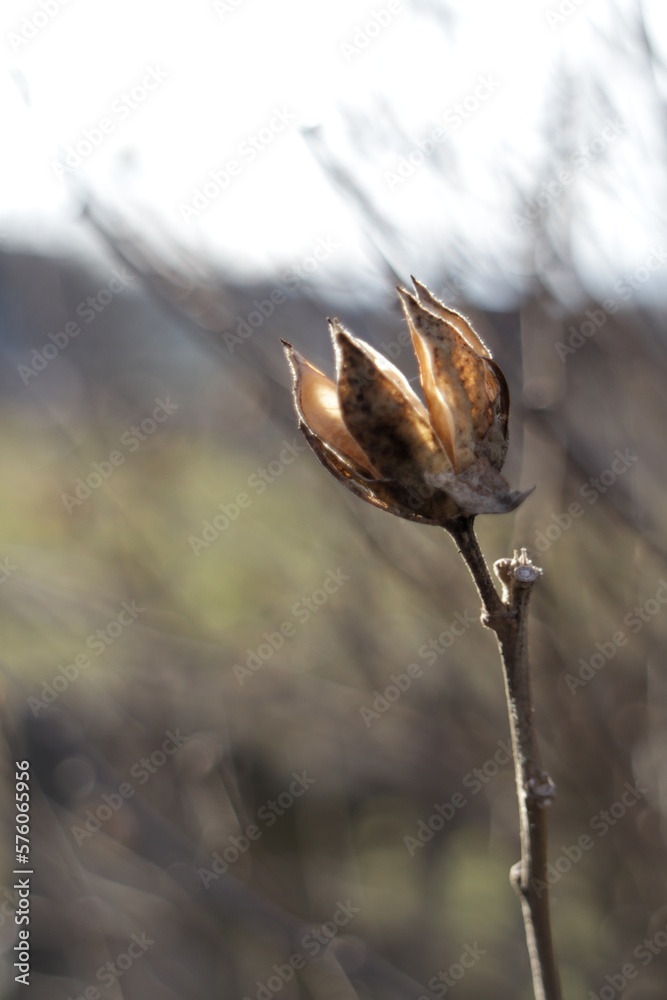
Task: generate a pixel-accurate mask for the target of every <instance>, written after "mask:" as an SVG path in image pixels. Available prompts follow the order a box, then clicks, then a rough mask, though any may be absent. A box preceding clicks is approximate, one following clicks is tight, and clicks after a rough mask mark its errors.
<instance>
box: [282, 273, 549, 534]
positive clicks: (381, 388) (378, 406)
mask: <svg viewBox="0 0 667 1000" xmlns="http://www.w3.org/2000/svg"><path fill="white" fill-rule="evenodd" d="M413 282H414V285H415V290H416V297H415V296H413V295H411V294H410V293H409V292H407V291H405V289H402V288H399V289H398V293H399V295H400V298H401V302H402V305H403V310H404V312H405V316H406V319H407V322H408V326H409V328H410V333H411V336H412V344H413V347H414V350H415V353H416V355H417V360H418V362H419V371H420V380H421V386H422V391H423V393H424V399H425V400H426V405H424V403H423V402H422V401H421V399H419V397H418V396H417V395H416V393H415V392H414V391H413V390H412V389H411V387H410V385H409V383H408V381H407V379H406V378H405V376H404V375H403V374H402V373H401V372H400V371H399V370H398V369H397V368H396V367H395V366H394V365H393V364H392V363H391V362H390V361H388V360H387V359H386V358H385V357H383V355H381V354H379V353H378V352H377V351H376V350H375V349H374V348H372V347H371V346H370V345H369V344H366V343H365V342H364V341H362V340H359V339H357V338H356V337H353V336H352V335H351V334H350V333H348V332H347V330H345V329H344V327H343V326H342V325H341V323H340V322H339V321H338V320H336V319H334V320H329V329H330V331H331V336H332V340H333V343H334V350H335V354H336V373H337V376H336V382H332V381H331V379H329V378H327V376H326V375H324V374H323V373H322V372H321V371H319V370H318V369H317V368H314V367H313V365H311V364H310V363H309V362H308V361H306V359H305V358H304V357H302V355H301V354H299V352H298V351H296V350H295V349H294V348H293V347H292V345H291V344H288V343H286V342H284V341H283V343H284V344H285V353H286V355H287V359H288V361H289V363H290V365H291V368H292V373H293V375H294V398H295V402H296V409H297V412H298V414H299V426H300V428H301V430H302V432H303V434H304V436H305V438H306V440H307V442H308V444H309V445H310V447H311V448H312V449H313V451H314V452H315V454H316V455H317V457H318V458H319V460H320V461H321V462H322V464H323V465H324V466H325V467H326V468H327V469H328V470H329V472H331V473H332V474H333V475H334V476H335V477H336V479H338V480H339V481H340V482H341V483H343V485H344V486H346V487H347V488H348V489H350V490H351V491H352V492H353V493H355V494H356V495H357V496H359V497H361V498H362V499H363V500H367V501H368V503H372V504H374V505H375V506H376V507H380V508H382V509H383V510H386V511H389V512H390V513H392V514H396V515H398V516H399V517H404V518H407V519H408V520H410V521H420V522H422V523H424V524H438V525H442V526H443V527H446V526H447V524H448V523H450V522H454V521H457V520H458V519H459V518H461V517H472V516H474V515H476V514H501V513H505V512H506V511H510V510H513V509H514V508H515V507H517V506H518V505H519V504H520V503H521V501H522V500H524V499H525V498H526V497H527V496H528V494H529V493H531V492H532V491H531V490H528V491H527V492H525V493H518V492H512V491H510V489H509V486H508V484H507V482H506V481H505V479H503V477H502V476H501V474H500V470H501V468H502V466H503V463H504V461H505V454H506V452H507V418H508V413H509V392H508V389H507V382H506V381H505V376H504V375H503V373H502V371H501V370H500V368H499V367H498V365H497V364H496V362H495V361H493V360H492V358H491V354H490V352H489V350H488V348H487V347H486V346H485V344H484V343H483V342H482V341H481V340H480V338H479V337H478V336H477V334H476V333H475V331H474V330H473V328H472V327H471V325H470V323H469V322H468V320H466V319H465V318H464V317H463V316H461V315H460V314H459V313H457V312H454V310H453V309H448V308H447V306H445V305H443V303H442V302H440V301H439V300H438V299H436V298H435V296H434V295H433V294H432V293H431V292H429V290H428V289H427V288H426V287H425V286H424V285H422V284H420V282H418V281H416V280H415V279H414V278H413Z"/></svg>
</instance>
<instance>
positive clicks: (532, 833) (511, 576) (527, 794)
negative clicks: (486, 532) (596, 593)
mask: <svg viewBox="0 0 667 1000" xmlns="http://www.w3.org/2000/svg"><path fill="white" fill-rule="evenodd" d="M473 522H474V518H472V517H470V518H461V519H460V521H459V522H457V524H456V525H455V527H454V528H453V529H452V528H451V527H450V528H449V529H448V530H449V531H450V534H451V535H452V536H453V538H454V541H455V542H456V545H457V548H458V550H459V552H460V553H461V555H462V557H463V559H464V561H465V563H466V565H467V567H468V569H469V570H470V573H471V575H472V578H473V580H474V581H475V584H476V586H477V590H478V591H479V595H480V597H481V599H482V607H483V613H482V622H483V624H484V625H486V626H487V627H488V628H490V629H493V631H494V632H495V633H496V639H497V641H498V646H499V648H500V654H501V659H502V664H503V672H504V676H505V693H506V697H507V710H508V714H509V721H510V730H511V734H512V750H513V756H514V773H515V777H516V789H517V798H518V802H519V827H520V837H521V860H520V861H519V862H518V863H517V864H516V865H514V866H513V868H512V870H511V872H510V879H511V882H512V885H513V886H514V889H515V891H516V892H517V895H518V896H519V899H520V901H521V909H522V912H523V920H524V926H525V931H526V941H527V944H528V954H529V956H530V965H531V971H532V977H533V992H534V995H535V1000H561V989H560V980H559V975H558V969H557V966H556V960H555V957H554V951H553V943H552V937H551V921H550V915H549V887H548V881H547V870H546V868H547V809H548V807H549V806H550V805H551V803H552V801H553V798H554V793H555V788H554V785H553V782H552V781H551V779H550V777H549V775H548V774H547V773H546V772H545V771H544V770H543V769H542V766H541V763H540V755H539V748H538V744H537V737H536V732H535V724H534V709H533V703H532V696H531V690H530V662H529V658H528V602H529V599H530V594H531V591H532V588H533V586H534V584H535V583H536V582H537V580H538V579H539V577H540V576H541V573H542V571H541V570H540V569H539V568H538V567H536V566H533V565H532V563H531V562H530V561H529V560H528V559H527V557H526V554H525V550H523V551H522V554H521V556H517V555H516V553H515V556H514V558H513V559H502V560H500V561H499V562H497V563H496V565H495V570H496V573H497V575H498V577H499V579H500V581H501V583H502V584H503V593H502V597H501V596H500V595H499V594H498V591H497V590H496V588H495V586H494V583H493V580H492V579H491V574H490V573H489V569H488V567H487V565H486V561H485V559H484V556H483V554H482V551H481V549H480V547H479V544H478V542H477V537H476V535H475V532H474V528H473Z"/></svg>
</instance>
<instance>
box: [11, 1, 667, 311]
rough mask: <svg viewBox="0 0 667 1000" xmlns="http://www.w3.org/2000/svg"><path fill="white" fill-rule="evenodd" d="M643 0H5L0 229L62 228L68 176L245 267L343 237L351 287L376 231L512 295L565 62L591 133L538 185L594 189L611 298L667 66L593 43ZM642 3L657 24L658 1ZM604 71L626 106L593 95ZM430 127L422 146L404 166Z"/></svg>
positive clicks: (631, 240) (650, 235) (640, 247)
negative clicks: (616, 184)
mask: <svg viewBox="0 0 667 1000" xmlns="http://www.w3.org/2000/svg"><path fill="white" fill-rule="evenodd" d="M636 6H637V5H636V4H634V3H633V2H632V0H627V2H626V0H619V2H618V4H614V3H613V0H579V2H577V0H506V2H504V3H498V2H495V0H477V2H475V0H471V2H469V3H463V0H455V2H450V3H444V2H443V3H440V2H439V0H413V2H408V0H375V2H371V3H360V2H359V0H321V2H318V3H315V2H313V0H281V2H280V3H277V2H276V0H215V2H213V0H198V2H193V3H187V4H186V3H184V2H175V0H167V2H165V0H142V2H137V0H113V2H112V0H96V2H95V3H85V2H84V0H68V2H65V3H63V2H62V0H4V3H3V5H2V11H1V13H0V44H3V45H4V48H5V55H6V58H5V60H4V65H5V66H6V67H7V69H8V71H7V72H5V74H4V75H3V76H1V77H0V107H1V108H2V114H3V118H4V122H5V135H6V136H7V135H10V136H12V137H13V141H11V142H6V143H5V148H4V151H3V164H2V183H1V184H0V226H1V227H2V229H3V230H4V232H5V233H7V234H8V235H9V237H10V238H14V237H15V236H16V235H19V236H20V237H23V234H25V233H26V232H27V233H28V234H29V236H28V239H39V238H45V239H49V240H50V241H51V242H53V240H54V239H56V240H57V239H59V238H62V239H65V238H66V237H67V236H68V234H71V231H72V229H73V228H74V227H73V226H72V220H73V219H74V218H75V216H76V199H75V197H74V195H73V184H72V182H74V183H76V182H77V181H78V182H80V183H83V184H84V185H85V186H86V187H89V188H91V189H92V190H93V191H95V192H96V194H97V197H98V198H100V199H101V200H102V201H103V202H104V203H105V204H107V205H117V206H118V207H120V209H121V210H122V211H123V212H126V213H128V214H129V215H130V216H131V218H132V220H133V222H135V223H136V224H138V225H139V226H140V225H141V218H142V213H145V215H146V217H151V218H154V219H158V220H159V222H160V224H161V225H162V226H164V227H165V228H166V229H167V230H168V231H170V232H171V233H172V234H174V235H175V236H176V237H177V238H178V239H179V240H180V241H182V242H183V243H184V244H186V245H187V246H190V247H193V248H196V249H197V250H200V251H201V250H205V251H207V252H209V253H211V254H213V255H214V256H224V257H225V259H226V260H227V261H228V265H229V266H231V267H234V268H236V269H238V270H239V271H243V270H247V269H250V270H252V271H254V272H260V273H265V274H266V273H270V272H272V271H273V270H274V269H275V268H276V267H280V268H286V267H289V266H290V265H292V264H294V263H295V262H298V261H299V260H300V259H302V258H303V257H304V256H305V255H307V254H309V253H310V252H312V249H313V247H314V246H315V245H316V244H317V241H318V240H319V239H321V238H325V239H330V240H332V241H333V242H334V243H336V244H338V246H337V247H336V249H335V251H334V252H332V253H331V254H330V255H329V258H328V260H327V263H326V268H322V272H323V274H322V277H323V280H329V281H339V282H340V281H347V282H348V283H349V281H350V272H351V270H352V269H353V268H356V269H358V272H357V273H358V282H359V284H363V283H366V284H368V283H370V284H371V285H372V284H373V283H374V282H377V281H379V280H380V279H379V273H380V270H379V257H378V255H377V253H376V251H375V250H374V249H373V244H374V245H375V246H377V247H379V248H380V250H381V251H382V253H384V254H385V255H386V256H387V258H388V259H389V260H390V261H391V263H392V265H393V266H394V267H395V268H396V270H397V271H399V273H402V274H405V275H407V274H408V273H409V272H410V271H411V270H412V271H418V272H419V273H424V269H425V268H429V267H430V268H432V267H433V265H434V260H435V261H436V262H437V261H438V260H442V259H447V258H449V259H450V260H452V259H455V258H456V257H457V255H458V256H460V255H461V253H462V252H463V257H464V258H466V259H467V260H468V261H469V262H470V261H472V265H471V267H470V268H469V271H472V272H473V275H472V277H469V279H468V280H469V282H470V284H471V287H470V289H469V290H470V292H471V293H472V294H477V295H478V296H481V297H483V296H484V295H485V294H486V295H492V297H493V298H494V299H495V301H496V303H497V304H500V305H503V304H509V302H510V300H511V298H512V284H513V283H514V285H515V286H518V285H519V284H520V283H521V281H522V280H523V275H524V274H525V273H526V272H527V271H530V270H531V267H532V263H531V261H529V260H528V261H527V260H526V259H525V245H526V244H525V240H524V239H523V238H520V236H521V230H522V227H521V223H520V222H519V223H517V220H516V217H515V216H514V217H513V211H512V209H511V207H510V206H509V205H508V193H509V191H510V188H509V187H508V182H510V181H511V179H512V178H516V180H517V182H519V183H523V184H525V183H526V182H527V183H528V184H529V185H530V184H531V183H532V184H534V183H536V178H537V180H539V181H540V182H541V180H542V179H544V180H545V181H546V180H548V179H549V178H550V177H551V173H550V168H549V164H548V162H546V164H545V155H546V154H547V153H549V154H550V155H551V152H552V151H550V150H549V144H548V138H549V137H548V135H546V134H545V126H546V125H548V124H549V123H548V122H545V120H544V117H543V115H544V103H545V95H548V94H550V93H552V91H553V88H554V86H555V85H556V86H562V81H563V78H564V77H565V78H566V79H567V78H568V77H569V84H570V87H571V88H573V90H574V91H575V92H576V93H577V96H578V97H580V101H579V104H580V106H581V107H580V113H579V114H578V116H577V118H576V120H575V121H574V122H573V123H572V126H571V131H572V135H573V138H574V140H575V141H574V146H579V147H581V148H583V149H584V150H587V152H586V154H585V155H584V157H583V160H582V161H581V163H580V164H579V166H576V168H573V170H572V177H573V180H571V181H569V182H568V183H567V184H565V185H564V187H563V188H562V190H561V191H560V193H559V194H558V195H557V196H549V195H545V196H544V197H546V198H547V200H549V199H550V198H551V200H552V201H554V202H558V203H559V205H562V206H563V208H565V207H567V210H568V211H571V210H572V206H573V204H574V205H579V204H580V201H581V199H583V200H584V201H585V202H586V204H590V205H591V206H592V219H591V220H589V222H588V224H587V225H586V226H585V227H582V230H581V231H580V232H579V234H578V237H577V240H576V242H575V244H574V245H573V246H572V247H571V250H572V252H573V254H574V256H575V259H576V260H577V262H578V263H579V264H580V266H581V268H582V269H583V270H584V271H587V272H590V275H591V279H590V280H591V282H592V283H593V284H595V282H596V281H597V283H598V284H599V285H600V289H599V291H600V292H601V293H602V294H604V292H605V289H606V288H607V287H608V285H609V283H610V282H611V281H612V280H613V279H614V277H615V276H616V273H617V272H618V273H622V271H623V269H624V268H626V269H627V268H630V267H637V266H638V265H640V264H641V262H642V261H643V260H644V259H645V258H646V257H647V255H648V254H649V253H650V252H651V251H652V250H653V248H654V247H655V246H657V245H659V243H660V239H661V238H664V226H665V219H664V218H659V217H657V215H656V214H655V213H654V212H648V211H647V209H646V205H647V203H650V202H651V199H652V198H655V199H656V200H655V201H654V202H653V204H656V203H657V204H663V205H664V204H665V200H664V194H665V192H664V186H665V183H667V181H666V179H665V174H666V171H665V159H664V156H665V150H664V149H662V148H659V147H656V146H655V142H656V140H655V131H656V130H655V123H654V115H653V113H652V111H651V108H652V107H653V108H654V111H655V114H656V115H657V110H658V109H657V104H656V100H657V95H658V94H659V95H660V96H662V97H663V99H664V95H665V80H664V78H663V77H661V76H660V75H659V74H658V76H655V75H653V76H651V74H647V75H646V78H645V79H642V78H639V77H638V76H637V74H636V72H635V70H631V69H624V68H623V66H622V65H619V66H616V67H615V68H614V72H613V73H609V72H608V67H605V66H604V63H603V62H601V60H603V59H604V56H605V53H606V57H607V58H608V55H609V50H608V49H606V50H604V49H603V48H602V46H603V40H604V35H605V33H606V34H607V35H611V36H612V37H613V32H614V30H618V15H616V20H614V15H613V12H614V10H615V9H618V10H621V11H625V12H626V13H627V12H628V11H632V10H634V9H635V7H636ZM448 11H449V12H450V13H449V14H448V13H447V12H448ZM562 11H566V12H567V11H569V12H568V13H562ZM644 11H645V17H646V19H647V25H648V28H649V30H651V31H652V32H653V31H654V32H655V34H656V36H659V34H660V31H659V29H660V27H661V24H660V23H659V21H664V20H665V13H664V10H662V9H661V0H649V2H647V3H645V4H644ZM436 14H438V15H439V16H435V15H436ZM654 22H655V23H654ZM604 44H605V45H606V43H604ZM601 72H603V74H604V79H605V83H606V85H607V86H608V87H609V92H610V94H611V95H612V97H613V98H614V100H615V101H616V100H617V102H618V103H617V106H618V107H621V108H624V110H625V112H626V113H625V114H622V115H621V116H620V118H619V117H618V116H615V114H614V111H613V109H612V110H609V111H608V113H607V114H604V113H603V112H602V111H595V112H594V113H589V112H587V110H586V108H587V102H588V101H590V100H591V96H590V95H591V94H592V93H593V91H594V88H595V84H596V79H597V76H599V74H600V73H601ZM596 74H597V76H596ZM576 103H577V102H576V101H575V105H576ZM640 109H641V110H640ZM613 121H616V127H615V129H614V127H613V125H610V122H612V123H613ZM436 129H440V130H441V131H440V133H434V130H436ZM313 130H316V131H313ZM315 136H317V137H319V138H320V139H321V140H322V142H323V143H324V146H325V147H326V149H328V150H330V151H331V152H332V153H333V155H334V156H335V157H336V161H337V163H338V164H339V165H343V166H344V167H346V168H347V169H348V170H349V171H350V173H351V175H352V176H353V177H354V179H355V182H356V183H357V184H358V185H359V186H360V187H361V189H362V190H363V191H364V193H365V195H366V196H367V197H369V198H370V199H371V200H372V203H373V204H374V206H375V208H376V209H377V211H378V214H379V216H381V217H382V218H383V219H385V220H386V222H387V223H388V224H389V226H390V231H388V230H386V229H383V227H382V225H377V226H371V228H370V230H369V229H368V227H367V226H365V225H362V224H361V221H360V216H359V214H358V212H357V210H356V208H355V206H354V203H353V202H352V201H351V200H350V198H349V197H346V196H344V195H343V194H341V192H340V190H338V189H337V188H336V187H335V186H334V185H333V184H332V183H331V180H330V178H329V177H328V176H327V175H326V172H325V171H324V170H323V169H322V167H321V165H320V164H319V163H318V162H317V158H316V156H315V155H314V148H315V147H314V145H313V142H312V140H313V138H314V137H315ZM429 136H433V137H434V138H437V139H438V141H437V142H432V144H431V148H432V150H433V152H432V153H431V155H429V156H427V157H426V158H425V159H423V161H422V162H417V163H416V164H415V163H413V164H412V165H411V164H410V163H409V159H408V158H409V157H411V158H412V160H413V161H419V160H420V153H419V151H418V144H419V143H420V142H422V143H423V142H424V140H427V139H428V137H429ZM591 142H596V143H598V145H599V149H598V147H597V146H596V147H595V148H592V147H591V146H590V144H591ZM426 149H427V150H428V149H429V147H428V145H427V146H426ZM647 150H648V155H647ZM76 157H78V159H75V158H76ZM401 158H403V173H404V174H405V175H406V176H400V173H399V170H398V168H399V165H400V162H401ZM68 164H70V165H72V166H68ZM448 164H449V166H450V171H449V172H448V173H447V174H443V172H442V170H441V167H442V166H443V165H445V166H446V165H448ZM566 165H567V164H566ZM571 165H572V164H571ZM610 167H611V176H612V177H614V178H615V177H617V176H618V177H621V178H624V182H623V184H624V186H623V188H622V190H621V191H620V193H619V191H618V190H615V191H614V190H613V189H610V188H609V184H608V183H604V184H602V183H601V182H600V181H601V178H602V177H603V174H602V171H603V170H606V171H607V172H606V174H604V177H605V178H606V180H607V181H608V179H609V173H610V171H609V168H610ZM212 174H217V178H218V179H217V181H216V180H214V179H212V177H211V175H212ZM543 175H544V176H543ZM198 189H199V195H198V200H197V192H198ZM658 199H660V200H658ZM519 204H520V203H519ZM557 208H558V206H557ZM536 212H537V219H538V223H539V219H540V217H541V214H540V213H541V210H539V209H538V210H536ZM556 215H557V213H556ZM610 215H612V216H613V219H614V223H615V224H614V225H613V226H610V225H609V218H610ZM535 224H536V223H535V219H533V220H530V221H529V222H528V223H527V225H529V226H534V225H535ZM524 228H525V227H524ZM60 234H61V236H60ZM601 247H604V256H605V260H604V261H602V265H603V266H602V273H601V274H598V276H597V277H595V276H594V274H593V272H594V271H595V270H596V269H597V270H600V263H601V261H600V256H601V251H600V248H601ZM499 261H501V262H502V269H503V277H502V279H501V278H499V276H498V273H497V272H498V269H499V263H498V262H499ZM605 269H606V271H605ZM475 274H477V275H478V283H479V287H478V288H476V287H475ZM508 275H509V278H508ZM426 277H428V274H427V275H426ZM663 284H664V283H663ZM489 289H491V291H489Z"/></svg>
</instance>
